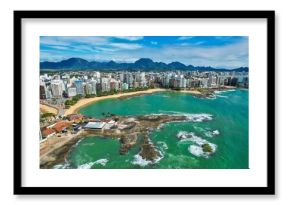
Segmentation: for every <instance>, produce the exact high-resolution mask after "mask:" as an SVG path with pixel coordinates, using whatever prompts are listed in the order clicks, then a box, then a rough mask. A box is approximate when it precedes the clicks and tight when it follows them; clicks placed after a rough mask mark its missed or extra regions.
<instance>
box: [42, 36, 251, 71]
mask: <svg viewBox="0 0 290 205" xmlns="http://www.w3.org/2000/svg"><path fill="white" fill-rule="evenodd" d="M71 57H79V58H83V59H86V60H88V61H93V60H94V61H110V60H114V61H116V62H134V61H136V60H138V59H139V58H151V59H152V60H153V61H157V62H165V63H170V62H173V61H179V62H181V63H184V64H186V65H189V64H191V65H194V66H212V67H223V68H236V67H241V66H248V37H246V36H41V37H40V61H41V62H43V61H54V62H55V61H60V60H64V59H68V58H71Z"/></svg>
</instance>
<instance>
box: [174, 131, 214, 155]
mask: <svg viewBox="0 0 290 205" xmlns="http://www.w3.org/2000/svg"><path fill="white" fill-rule="evenodd" d="M176 136H177V138H178V139H180V142H188V141H190V142H192V143H193V145H190V146H189V147H188V151H189V152H190V153H191V154H192V155H194V156H197V157H205V158H208V157H209V156H210V155H211V154H212V153H215V152H216V149H217V145H215V144H213V143H210V142H209V141H207V140H205V139H202V138H201V137H198V136H196V135H195V134H194V133H193V132H186V131H180V132H179V133H178V134H177V135H176ZM204 145H208V146H209V147H210V148H211V150H212V151H211V152H205V151H204V149H203V146H204Z"/></svg>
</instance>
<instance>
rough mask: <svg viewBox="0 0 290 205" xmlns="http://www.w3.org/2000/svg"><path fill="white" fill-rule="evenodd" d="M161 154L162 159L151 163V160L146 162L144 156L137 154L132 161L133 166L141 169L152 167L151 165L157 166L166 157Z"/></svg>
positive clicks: (159, 158)
mask: <svg viewBox="0 0 290 205" xmlns="http://www.w3.org/2000/svg"><path fill="white" fill-rule="evenodd" d="M159 154H160V157H158V158H156V159H155V160H153V161H150V160H146V159H143V158H142V156H141V155H140V154H136V155H135V156H134V159H133V161H132V164H134V165H139V166H141V167H145V166H147V165H151V164H156V163H158V162H159V161H160V160H161V159H163V157H164V155H163V154H162V152H160V151H159Z"/></svg>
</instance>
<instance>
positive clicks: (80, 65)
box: [40, 58, 249, 72]
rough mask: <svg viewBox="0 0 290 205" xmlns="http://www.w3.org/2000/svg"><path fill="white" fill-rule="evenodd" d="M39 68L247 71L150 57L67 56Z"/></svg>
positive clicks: (241, 68)
mask: <svg viewBox="0 0 290 205" xmlns="http://www.w3.org/2000/svg"><path fill="white" fill-rule="evenodd" d="M40 69H52V70H96V69H97V70H112V71H113V70H116V71H117V70H129V71H135V70H141V71H167V70H183V71H187V70H188V71H194V70H199V71H236V72H243V71H245V72H248V71H249V68H248V67H240V68H235V69H225V68H213V67H210V66H193V65H184V64H183V63H180V62H177V61H176V62H172V63H168V64H166V63H163V62H154V61H153V60H151V59H150V58H140V59H139V60H137V61H135V62H134V63H117V62H115V61H109V62H98V61H87V60H85V59H82V58H69V59H67V60H62V61H59V62H49V61H45V62H40Z"/></svg>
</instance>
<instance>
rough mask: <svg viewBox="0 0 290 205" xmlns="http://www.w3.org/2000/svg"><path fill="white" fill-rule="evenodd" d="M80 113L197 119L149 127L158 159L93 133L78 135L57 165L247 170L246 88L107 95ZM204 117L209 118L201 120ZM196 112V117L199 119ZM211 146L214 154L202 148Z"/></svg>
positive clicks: (105, 167)
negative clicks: (205, 93)
mask: <svg viewBox="0 0 290 205" xmlns="http://www.w3.org/2000/svg"><path fill="white" fill-rule="evenodd" d="M79 112H80V113H82V114H84V115H86V116H91V117H95V118H103V115H102V113H107V112H110V113H113V114H116V115H122V116H134V115H148V114H180V115H188V116H195V117H197V120H195V121H188V122H172V123H167V124H164V125H162V126H161V127H160V128H158V129H156V130H153V131H152V132H151V133H150V135H149V137H150V139H151V141H152V143H154V144H155V145H156V147H157V149H158V151H159V152H160V154H161V157H160V158H159V159H158V160H157V161H156V163H150V161H146V160H144V159H142V157H141V156H140V155H138V153H139V152H140V150H139V149H140V148H139V147H137V146H135V147H133V148H132V149H131V150H130V151H129V152H128V153H127V154H126V155H120V154H119V148H120V143H119V141H118V139H114V138H108V137H102V136H92V137H87V138H84V139H82V140H80V141H79V142H78V143H77V144H76V145H75V146H74V147H72V148H71V150H70V151H69V153H68V156H67V161H66V163H65V164H64V165H57V166H55V168H78V169H81V168H85V169H89V168H90V169H140V168H142V169H248V168H249V153H248V152H249V143H248V142H249V136H248V127H249V125H248V124H249V120H248V119H249V113H248V90H240V89H236V90H231V91H226V92H218V93H216V97H215V98H207V99H205V98H198V97H194V96H193V95H192V94H188V93H186V94H185V93H178V92H159V93H154V94H149V95H142V96H134V97H130V98H126V99H109V100H103V101H99V102H96V103H95V104H91V105H88V106H86V107H84V108H82V109H81V110H80V111H79ZM204 116H207V117H208V118H210V120H207V121H204V120H202V117H204ZM199 117H200V120H199ZM202 144H208V145H210V147H211V149H212V153H211V154H209V153H207V152H204V150H203V149H202Z"/></svg>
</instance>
